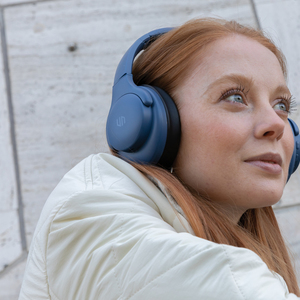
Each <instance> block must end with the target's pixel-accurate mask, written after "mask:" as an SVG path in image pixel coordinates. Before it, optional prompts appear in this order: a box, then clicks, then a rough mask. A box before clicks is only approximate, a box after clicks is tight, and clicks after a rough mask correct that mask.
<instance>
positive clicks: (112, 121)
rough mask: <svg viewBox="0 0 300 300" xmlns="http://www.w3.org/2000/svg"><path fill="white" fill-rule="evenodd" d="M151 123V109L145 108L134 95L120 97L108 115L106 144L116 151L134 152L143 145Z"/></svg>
mask: <svg viewBox="0 0 300 300" xmlns="http://www.w3.org/2000/svg"><path fill="white" fill-rule="evenodd" d="M151 122H152V112H151V107H147V106H145V105H144V104H143V103H142V101H141V100H140V98H139V97H138V96H137V95H135V94H126V95H124V96H122V97H121V98H120V99H119V100H118V101H117V102H116V104H115V105H113V106H112V107H111V109H110V112H109V115H108V119H107V126H106V135H107V141H108V144H109V145H110V146H111V147H112V148H113V149H114V150H116V151H129V152H132V151H136V150H137V149H139V148H140V147H141V146H142V145H143V144H144V143H145V141H146V139H147V137H148V135H149V132H150V130H151Z"/></svg>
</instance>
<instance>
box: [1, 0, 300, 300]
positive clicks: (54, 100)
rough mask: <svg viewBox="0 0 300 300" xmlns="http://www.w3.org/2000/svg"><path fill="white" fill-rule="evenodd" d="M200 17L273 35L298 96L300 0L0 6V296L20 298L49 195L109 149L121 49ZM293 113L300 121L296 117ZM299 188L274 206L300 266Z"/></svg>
mask: <svg viewBox="0 0 300 300" xmlns="http://www.w3.org/2000/svg"><path fill="white" fill-rule="evenodd" d="M204 16H218V17H223V18H226V19H235V20H237V21H239V22H241V23H243V24H248V25H251V26H254V27H256V28H259V27H261V28H263V29H264V30H266V31H268V32H269V33H270V35H271V36H272V37H273V38H274V40H275V41H276V42H277V44H278V45H279V46H280V47H281V48H282V50H283V52H284V53H285V54H286V56H287V62H288V68H289V86H290V89H291V91H292V93H293V94H294V95H296V96H297V95H299V93H300V87H299V79H300V72H299V70H300V57H299V55H300V54H299V53H300V42H299V41H300V2H299V1H298V0H281V1H279V0H255V1H250V0H212V1H206V0H187V1H180V0H164V1H161V0H152V1H148V0H110V1H107V0H50V1H29V0H0V29H1V39H0V204H1V205H0V299H3V300H5V299H17V298H18V292H19V289H20V284H21V281H22V277H23V272H24V268H25V264H26V256H27V251H28V248H29V246H30V243H31V239H32V235H33V232H34V228H35V225H36V223H37V221H38V218H39V214H40V211H41V209H42V207H43V205H44V203H45V200H46V199H47V197H48V195H49V193H50V192H51V190H52V189H53V188H54V187H55V185H56V184H57V183H58V181H59V180H60V179H61V177H62V176H63V175H64V174H65V173H66V172H67V171H68V170H69V169H70V168H71V167H72V166H74V165H75V164H76V163H77V162H79V161H80V160H81V159H83V158H84V157H86V156H87V155H89V154H91V153H97V152H101V151H102V152H107V145H106V142H105V121H106V116H107V113H108V109H109V105H110V100H111V86H112V80H113V76H114V71H115V68H116V66H117V64H118V62H119V60H120V58H121V57H122V55H123V53H124V52H125V50H126V49H127V48H128V47H129V46H130V45H131V43H132V42H133V41H134V40H135V39H136V38H138V37H139V36H141V35H142V34H144V33H145V32H147V31H150V30H152V29H156V28H159V27H166V26H176V25H179V24H181V23H183V22H185V21H187V20H189V19H191V18H194V17H204ZM74 46H75V47H74ZM74 48H76V49H75V51H72V50H74ZM292 117H293V118H294V119H295V120H297V121H298V124H300V116H299V113H295V114H294V115H293V116H292ZM299 192H300V171H298V172H297V174H296V175H294V176H293V177H292V179H291V180H290V182H289V183H288V185H287V187H286V191H285V194H284V196H283V198H282V200H281V201H280V203H278V204H277V205H276V206H275V209H276V214H277V216H278V219H279V222H280V225H281V227H282V231H283V234H284V236H285V237H286V239H287V241H288V243H289V244H290V246H291V249H292V251H293V252H294V253H295V256H296V262H297V267H298V268H299V267H300V259H299V258H300V223H299V221H298V222H297V220H299V217H300V196H299ZM299 278H300V277H299Z"/></svg>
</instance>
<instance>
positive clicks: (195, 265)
mask: <svg viewBox="0 0 300 300" xmlns="http://www.w3.org/2000/svg"><path fill="white" fill-rule="evenodd" d="M163 32H166V33H164V34H162V35H161V36H160V35H159V36H158V34H156V35H155V38H154V41H153V39H152V38H148V39H146V42H145V43H144V42H143V43H144V44H143V47H144V46H145V48H146V49H145V51H143V52H142V53H141V54H140V55H139V57H138V58H137V59H136V60H135V62H134V66H133V78H134V82H135V83H136V84H137V85H139V86H140V85H145V86H144V87H142V88H141V91H139V92H137V96H136V97H135V96H134V98H133V100H131V99H130V100H128V99H127V97H128V96H127V95H128V93H127V92H124V93H123V94H125V95H123V94H122V95H119V93H122V92H120V90H122V88H121V89H120V86H121V87H122V86H126V85H128V84H129V85H130V84H131V83H130V76H131V75H130V74H129V75H128V73H123V72H121V71H120V68H121V67H119V68H118V70H117V75H116V79H115V87H114V92H113V93H114V97H115V98H116V99H117V100H113V105H112V109H111V112H110V116H109V119H108V131H107V132H108V141H109V144H110V145H111V147H112V151H113V153H114V154H115V156H111V155H108V154H98V155H94V156H90V157H88V158H87V159H85V160H84V161H83V162H81V163H80V164H78V165H77V166H76V167H75V168H74V169H73V170H71V171H70V172H69V173H68V174H67V175H66V176H65V177H64V178H63V179H62V181H61V182H60V184H59V185H58V186H57V188H56V189H55V190H54V192H53V193H52V194H51V196H50V198H49V199H48V201H47V203H46V205H45V207H44V210H43V212H42V215H41V218H40V221H39V223H38V226H37V229H36V232H35V235H34V239H33V242H32V246H31V250H30V253H29V257H28V263H27V270H26V274H25V279H24V282H23V286H22V290H21V294H20V299H132V300H133V299H143V300H144V299H156V300H157V299H231V300H233V299H255V300H257V299H264V300H266V299H272V300H276V299H289V300H290V299H300V298H299V297H300V292H299V287H298V285H297V280H296V276H295V271H294V269H293V266H292V263H291V261H290V258H289V255H288V251H287V249H286V246H285V244H284V242H283V239H282V236H281V234H280V230H279V228H278V225H277V221H276V218H275V216H274V213H273V210H272V207H271V205H273V204H275V203H276V202H278V201H279V199H280V197H281V195H282V192H283V188H284V186H285V183H286V181H287V179H288V176H289V166H290V161H291V158H292V155H293V150H294V136H293V131H292V128H291V126H290V124H289V121H288V114H289V112H290V111H291V110H292V107H293V103H292V100H291V98H292V97H291V94H290V92H289V90H288V88H287V86H286V82H285V76H286V68H285V64H284V58H283V56H282V54H281V53H280V51H279V50H278V49H277V48H276V47H275V46H274V44H273V43H272V42H271V41H270V40H269V39H267V38H266V37H264V36H263V35H262V33H260V32H258V31H255V30H253V29H250V28H247V27H243V26H241V25H239V24H237V23H235V22H225V21H221V20H214V19H200V20H194V21H191V22H189V23H187V24H184V25H183V26H181V27H178V28H175V29H173V30H170V31H169V30H164V31H163ZM161 33H162V32H161ZM139 43H140V42H139ZM138 47H139V51H140V50H141V48H142V46H140V45H139V46H138ZM139 51H135V54H134V56H135V55H136V54H137V52H139ZM123 63H124V64H125V65H128V64H131V61H130V59H128V57H127V58H126V59H123V62H121V65H123ZM126 77H128V78H129V79H128V78H127V79H126V80H127V82H126V83H124V78H126ZM128 82H129V83H128ZM148 85H151V87H149V86H148ZM156 87H158V88H156ZM131 88H132V89H133V90H136V86H134V85H133V84H131ZM160 89H162V90H163V91H162V90H160ZM156 92H158V93H160V94H161V95H162V97H163V98H164V97H166V99H167V100H165V101H166V103H164V104H163V105H166V106H170V107H169V108H170V110H171V111H173V112H172V113H170V115H169V116H168V118H173V117H174V118H176V116H175V115H176V113H175V112H174V107H173V108H172V104H171V103H170V102H168V101H169V100H170V99H169V98H168V95H166V94H165V92H167V93H168V94H169V95H170V96H171V97H172V99H173V100H174V102H175V103H176V106H177V108H178V112H179V116H180V124H181V141H180V144H179V137H177V140H176V137H175V140H174V141H173V142H172V143H171V146H169V148H168V149H169V151H170V152H172V153H171V154H170V155H171V156H172V157H171V158H170V157H169V156H168V153H167V152H165V151H160V152H161V155H162V156H164V159H163V160H162V159H161V157H160V158H157V157H155V158H154V156H153V154H151V155H150V159H148V160H147V159H140V158H136V157H135V156H134V155H135V154H134V153H135V152H139V150H137V151H136V150H135V149H144V148H143V147H144V146H143V145H142V144H141V143H140V142H139V141H137V140H136V139H135V138H132V135H131V134H129V135H128V134H127V131H128V127H126V126H127V125H128V124H132V123H131V119H135V118H129V117H128V116H130V114H131V111H132V107H133V106H134V107H135V105H136V103H139V102H140V100H139V97H140V94H139V93H142V94H145V95H146V98H145V99H146V100H143V104H142V105H143V107H142V108H140V106H138V108H137V112H138V113H137V118H138V116H139V115H140V114H142V116H143V118H142V119H139V120H138V121H136V120H134V121H132V122H133V123H135V122H138V123H139V122H142V125H141V126H142V131H143V132H142V133H140V131H138V133H137V135H138V136H139V139H142V140H143V143H146V144H147V143H148V142H147V141H148V139H149V137H151V138H152V133H153V128H150V127H149V126H148V125H147V124H148V123H147V124H146V125H144V123H143V120H144V119H147V120H150V121H149V122H150V123H151V122H152V120H153V119H155V118H157V117H156V116H152V115H151V114H149V113H148V108H149V107H152V108H153V109H156V108H155V107H159V105H161V104H156V102H153V103H152V102H151V101H152V98H153V97H152V96H153V94H154V93H156ZM149 95H150V96H151V97H148V96H149ZM122 97H125V98H124V99H125V100H120V99H121V98H122ZM147 97H148V98H147ZM147 99H148V100H147ZM118 101H119V102H118ZM130 101H131V102H132V103H133V106H130V112H127V111H126V107H127V105H129V104H130V105H131V104H132V103H131V102H130ZM171 101H172V100H171ZM117 102H118V107H119V106H120V108H115V104H116V103H117ZM138 105H140V104H138ZM144 106H145V107H146V108H145V107H144ZM152 108H151V109H152ZM115 111H117V112H116V113H115ZM120 111H122V112H123V114H124V115H120ZM172 115H173V116H172ZM159 118H160V117H159ZM159 118H158V119H159ZM111 120H113V121H116V123H115V124H116V125H112V126H115V127H113V128H111V127H110V122H113V121H111ZM176 122H177V123H176ZM178 122H179V119H178V120H177V121H175V123H174V124H172V126H173V127H174V126H175V127H176V126H177V129H175V131H176V130H177V131H178V126H179V124H178ZM139 124H140V123H139ZM151 124H152V123H151ZM128 126H129V125H128ZM130 126H131V125H130ZM155 126H156V127H157V128H156V132H157V133H155V134H157V135H158V136H160V134H161V132H162V131H163V129H162V128H161V127H160V125H157V124H156V125H155ZM161 126H162V127H163V125H161ZM172 126H171V127H172ZM122 128H126V130H123V131H122ZM119 129H120V130H121V136H117V135H118V134H119V133H118V130H119ZM179 131H180V129H179ZM145 132H146V133H145ZM179 134H180V132H179ZM175 135H176V134H174V136H175ZM116 136H117V138H115V137H116ZM123 136H125V137H124V138H123ZM120 139H121V140H122V143H123V142H126V143H127V140H130V143H129V144H130V146H128V144H127V146H124V145H123V144H122V143H121V144H118V143H119V140H120ZM158 140H160V137H159V138H158ZM154 144H161V143H154ZM172 145H174V148H176V147H177V146H176V145H179V149H178V151H177V149H175V151H173V150H174V149H173V150H172ZM158 146H159V145H158ZM116 156H120V157H121V158H123V159H124V160H122V159H120V158H118V157H116ZM131 160H133V161H135V162H130V161H131ZM126 161H127V162H126ZM128 161H129V162H130V163H128ZM137 161H140V163H139V164H138V163H137ZM154 164H157V165H158V166H154ZM293 170H294V168H293Z"/></svg>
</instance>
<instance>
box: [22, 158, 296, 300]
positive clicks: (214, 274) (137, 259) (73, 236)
mask: <svg viewBox="0 0 300 300" xmlns="http://www.w3.org/2000/svg"><path fill="white" fill-rule="evenodd" d="M168 198H169V197H168ZM19 299H20V300H25V299H28V300H29V299H30V300H35V299H38V300H42V299H53V300H58V299H59V300H68V299H70V300H75V299H80V300H87V299H102V300H110V299H120V300H121V299H122V300H125V299H130V300H137V299H139V300H148V299H149V300H150V299H151V300H166V299H172V300H176V299H178V300H179V299H180V300H183V299H203V300H209V299H218V300H220V299H228V300H237V299H238V300H245V299H247V300H259V299H262V300H268V299H270V300H282V299H289V300H292V299H300V298H297V297H296V296H295V295H293V294H289V293H288V290H287V287H286V284H285V282H284V280H283V279H282V278H281V277H280V276H279V275H278V274H276V273H273V272H271V271H269V269H268V268H267V266H266V265H265V263H264V262H263V261H262V260H261V259H260V258H259V257H258V256H257V255H256V254H255V253H253V252H252V251H250V250H247V249H243V248H237V247H232V246H227V245H220V244H216V243H212V242H209V241H207V240H204V239H201V238H198V237H195V236H194V234H193V232H192V230H191V228H190V227H189V225H188V223H187V221H186V220H185V219H184V217H183V216H182V215H181V214H180V208H176V206H175V205H172V202H171V200H170V199H167V197H166V195H165V194H164V193H163V192H162V191H161V189H160V188H157V187H156V185H154V184H153V183H152V182H151V181H150V180H149V179H147V178H145V177H144V176H143V175H141V174H140V173H139V172H138V171H137V170H136V169H134V168H133V167H132V166H131V165H129V164H128V163H126V162H124V161H122V160H120V159H118V158H116V157H113V156H111V155H109V154H98V155H92V156H89V157H88V158H86V159H85V160H83V161H82V162H81V163H79V164H78V165H77V166H76V167H75V168H73V169H72V170H71V171H70V172H69V173H67V174H66V175H65V177H64V178H63V179H62V180H61V182H60V183H59V184H58V186H57V187H56V189H55V190H54V191H53V193H52V194H51V195H50V197H49V199H48V201H47V202H46V204H45V207H44V209H43V211H42V214H41V217H40V220H39V222H38V225H37V228H36V231H35V234H34V238H33V242H32V245H31V249H30V252H29V256H28V262H27V268H26V273H25V277H24V281H23V285H22V289H21V293H20V297H19Z"/></svg>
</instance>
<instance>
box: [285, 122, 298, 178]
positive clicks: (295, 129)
mask: <svg viewBox="0 0 300 300" xmlns="http://www.w3.org/2000/svg"><path fill="white" fill-rule="evenodd" d="M288 120H289V123H290V125H291V128H292V131H293V135H294V152H293V155H292V159H291V162H290V166H289V174H288V179H287V181H288V180H289V179H290V177H291V175H292V174H293V173H294V172H295V171H296V170H297V168H298V166H299V162H300V135H299V128H298V126H297V124H296V123H295V122H294V121H293V120H291V119H288Z"/></svg>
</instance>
